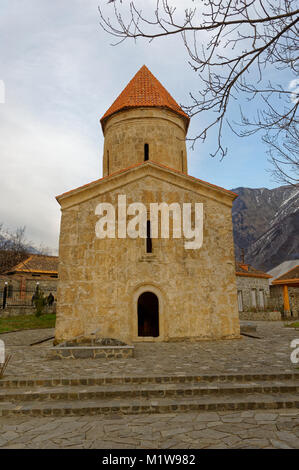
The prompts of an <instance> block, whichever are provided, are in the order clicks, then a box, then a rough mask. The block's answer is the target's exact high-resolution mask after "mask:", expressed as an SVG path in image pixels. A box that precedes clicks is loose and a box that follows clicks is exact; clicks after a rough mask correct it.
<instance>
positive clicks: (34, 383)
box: [0, 372, 299, 390]
mask: <svg viewBox="0 0 299 470" xmlns="http://www.w3.org/2000/svg"><path fill="white" fill-rule="evenodd" d="M292 380H299V372H297V373H296V372H287V373H271V374H262V373H257V374H249V373H248V374H225V375H224V374H219V375H212V374H204V375H201V376H199V375H183V374H178V375H163V376H115V377H110V376H100V377H54V378H52V377H51V378H36V377H29V378H28V377H19V378H15V379H9V378H5V379H1V380H0V390H1V389H3V388H4V389H7V388H26V387H27V388H30V389H32V388H33V387H59V386H69V385H70V386H78V385H85V386H93V385H108V384H109V385H117V384H119V385H120V384H167V383H168V384H170V383H174V384H179V383H180V384H181V383H198V382H202V381H203V382H209V383H213V382H217V383H218V382H221V383H223V382H229V383H231V382H233V383H245V382H252V381H253V382H256V381H292Z"/></svg>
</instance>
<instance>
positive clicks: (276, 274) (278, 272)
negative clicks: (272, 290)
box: [268, 259, 299, 283]
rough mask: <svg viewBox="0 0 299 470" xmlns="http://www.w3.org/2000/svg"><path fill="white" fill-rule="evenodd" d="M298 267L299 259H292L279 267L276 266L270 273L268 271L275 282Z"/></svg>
mask: <svg viewBox="0 0 299 470" xmlns="http://www.w3.org/2000/svg"><path fill="white" fill-rule="evenodd" d="M298 265H299V259H291V260H287V261H283V262H282V263H280V264H279V265H278V266H275V268H273V269H270V271H268V274H271V276H272V278H273V281H274V280H276V279H277V278H280V277H281V276H283V275H284V274H285V273H287V272H289V271H290V270H292V269H293V268H295V267H296V266H298ZM273 281H272V283H273Z"/></svg>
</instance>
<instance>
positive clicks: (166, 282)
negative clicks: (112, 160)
mask: <svg viewBox="0 0 299 470" xmlns="http://www.w3.org/2000/svg"><path fill="white" fill-rule="evenodd" d="M134 171H135V170H134ZM137 171H138V172H140V173H141V172H143V173H142V174H141V175H139V176H140V177H138V178H137V177H136V180H135V181H131V182H128V180H127V179H126V178H129V177H131V175H132V173H130V174H128V176H127V177H124V178H123V186H121V187H118V188H116V189H113V187H112V186H111V185H112V184H113V181H111V180H110V179H109V180H106V182H105V181H103V182H102V183H101V185H100V186H99V187H98V189H95V188H92V189H91V190H92V191H93V194H94V196H93V197H91V198H89V199H88V200H83V201H82V202H76V198H78V199H77V201H79V200H80V198H81V196H80V194H79V195H78V196H74V197H75V199H74V202H73V203H71V201H70V202H68V204H65V207H64V208H63V210H62V219H61V234H60V251H59V256H60V263H59V284H58V306H57V323H56V342H61V341H64V340H68V339H71V338H73V337H76V336H79V335H82V334H83V335H88V334H90V333H91V332H92V331H95V330H98V331H100V334H102V336H104V337H109V338H116V339H120V340H122V341H124V342H126V343H129V344H130V343H132V342H133V341H138V340H146V338H140V337H138V333H137V331H138V330H137V300H138V296H139V295H140V294H141V293H142V292H144V291H151V292H154V293H155V294H156V295H157V296H158V299H159V328H160V336H159V337H158V338H156V339H151V340H156V341H170V340H173V341H174V340H183V339H189V340H196V339H220V338H236V337H239V318H238V309H237V297H236V276H235V264H234V249H233V236H232V219H231V200H228V199H229V198H228V197H226V196H224V195H222V194H220V195H219V194H218V195H217V193H215V192H213V191H212V190H208V189H206V188H205V187H203V186H201V185H200V184H199V183H195V182H194V183H193V182H190V179H189V180H188V181H182V178H183V179H184V180H186V178H184V177H181V176H179V175H175V174H170V175H169V181H166V180H165V178H166V177H165V175H163V174H162V175H160V173H161V170H160V171H158V170H155V169H151V168H149V166H148V165H144V166H143V167H142V168H141V169H138V170H137ZM147 172H149V173H148V176H146V174H147ZM162 173H166V171H164V170H163V172H162ZM167 173H168V172H167ZM138 174H139V173H138ZM141 176H142V177H141ZM163 178H164V179H163ZM95 191H98V193H99V194H98V195H97V196H96V195H95ZM119 194H120V195H123V194H126V195H127V199H128V201H127V203H128V204H129V203H130V202H137V201H142V202H143V203H145V204H147V205H148V204H149V203H150V202H162V201H164V202H167V203H172V202H179V203H183V202H192V203H194V202H203V204H204V235H203V246H202V248H201V249H199V250H186V249H185V248H184V239H174V240H173V239H172V238H170V239H169V240H167V239H161V238H160V239H153V253H152V254H147V253H146V252H145V240H144V239H140V238H137V239H130V238H126V239H117V238H116V239H97V238H96V237H95V224H96V222H97V220H98V217H97V216H96V215H95V208H96V206H97V204H99V203H100V202H110V203H112V204H113V205H116V204H117V196H118V195H119ZM75 202H76V203H75ZM62 205H63V204H62ZM67 206H68V207H67Z"/></svg>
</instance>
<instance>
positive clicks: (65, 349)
mask: <svg viewBox="0 0 299 470" xmlns="http://www.w3.org/2000/svg"><path fill="white" fill-rule="evenodd" d="M50 354H51V357H52V358H56V359H100V358H103V359H127V358H129V357H133V356H134V346H55V347H53V348H51V350H50Z"/></svg>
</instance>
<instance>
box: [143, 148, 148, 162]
mask: <svg viewBox="0 0 299 470" xmlns="http://www.w3.org/2000/svg"><path fill="white" fill-rule="evenodd" d="M148 157H149V146H148V144H144V161H146V160H148V159H149V158H148Z"/></svg>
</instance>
